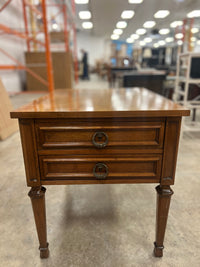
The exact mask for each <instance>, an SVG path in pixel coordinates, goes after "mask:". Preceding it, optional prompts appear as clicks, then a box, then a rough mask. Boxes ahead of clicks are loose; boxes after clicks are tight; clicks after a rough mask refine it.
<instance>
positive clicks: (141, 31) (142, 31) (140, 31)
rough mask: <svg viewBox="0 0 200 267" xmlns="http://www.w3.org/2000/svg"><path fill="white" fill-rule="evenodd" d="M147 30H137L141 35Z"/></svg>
mask: <svg viewBox="0 0 200 267" xmlns="http://www.w3.org/2000/svg"><path fill="white" fill-rule="evenodd" d="M146 32H147V31H146V30H145V29H138V30H137V31H136V33H137V34H139V35H143V34H145V33H146Z"/></svg>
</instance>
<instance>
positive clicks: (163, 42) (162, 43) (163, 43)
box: [158, 40, 166, 45]
mask: <svg viewBox="0 0 200 267" xmlns="http://www.w3.org/2000/svg"><path fill="white" fill-rule="evenodd" d="M158 44H159V45H165V44H166V43H165V41H163V40H160V41H158Z"/></svg>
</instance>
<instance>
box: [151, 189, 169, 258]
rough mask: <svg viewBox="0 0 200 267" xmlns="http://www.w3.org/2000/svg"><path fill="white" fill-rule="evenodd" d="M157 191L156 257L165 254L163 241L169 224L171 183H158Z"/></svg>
mask: <svg viewBox="0 0 200 267" xmlns="http://www.w3.org/2000/svg"><path fill="white" fill-rule="evenodd" d="M156 191H157V212H156V241H155V243H154V255H155V257H162V256H163V249H164V246H163V242H164V237H165V230H166V225H167V218H168V212H169V206H170V200H171V196H172V194H173V191H172V189H171V188H170V186H169V185H163V186H162V185H158V186H157V187H156Z"/></svg>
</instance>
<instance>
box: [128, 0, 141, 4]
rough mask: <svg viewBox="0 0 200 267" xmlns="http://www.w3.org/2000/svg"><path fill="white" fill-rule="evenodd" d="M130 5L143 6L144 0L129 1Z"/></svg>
mask: <svg viewBox="0 0 200 267" xmlns="http://www.w3.org/2000/svg"><path fill="white" fill-rule="evenodd" d="M128 2H129V3H130V4H141V3H142V2H143V0H128Z"/></svg>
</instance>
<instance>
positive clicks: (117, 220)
mask: <svg viewBox="0 0 200 267" xmlns="http://www.w3.org/2000/svg"><path fill="white" fill-rule="evenodd" d="M99 85H101V86H105V87H107V84H106V83H104V82H100V83H99V82H98V80H97V79H96V80H95V81H93V82H91V83H88V82H81V83H80V84H79V86H82V87H85V86H93V87H96V88H99ZM35 96H36V95H35ZM35 96H32V95H30V94H29V96H28V95H26V96H24V95H18V96H15V97H12V101H13V103H14V104H15V106H18V105H20V104H21V103H22V102H23V103H25V102H27V101H29V100H30V99H32V98H33V97H35ZM0 159H1V160H0V169H1V184H0V203H1V205H0V266H2V267H22V266H26V267H32V266H34V267H39V266H45V267H54V266H55V267H57V266H67V267H112V266H113V267H129V266H133V267H136V266H144V267H146V266H148V267H149V266H158V267H159V266H161V267H165V266H173V267H188V266H193V267H199V266H200V197H199V196H200V164H199V159H200V134H195V135H194V134H192V135H189V134H184V135H183V138H182V140H181V143H180V151H179V158H178V166H177V174H176V184H175V186H173V190H174V195H173V197H172V202H171V209H170V213H169V219H168V226H167V231H166V238H165V249H164V257H163V258H161V259H160V258H154V257H153V256H152V251H153V241H154V233H155V206H156V192H155V189H154V187H155V185H87V186H83V185H81V186H78V185H77V186H47V192H46V200H47V225H48V241H49V244H50V245H49V248H50V257H49V259H46V260H41V259H40V258H39V250H38V240H37V236H36V230H35V225H34V220H33V214H32V209H31V203H30V200H29V198H28V196H27V193H28V191H29V188H27V187H26V184H25V173H24V166H23V158H22V151H21V145H20V137H19V133H16V134H14V135H13V136H11V137H10V138H8V139H7V140H5V141H3V142H0Z"/></svg>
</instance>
